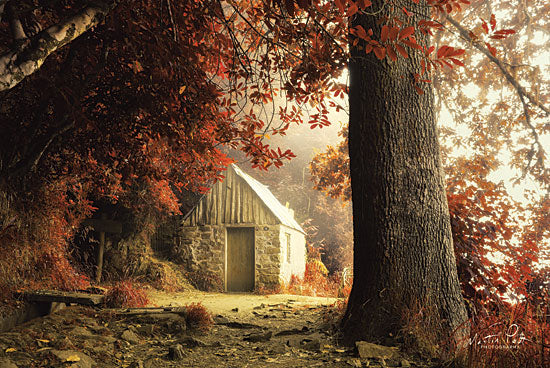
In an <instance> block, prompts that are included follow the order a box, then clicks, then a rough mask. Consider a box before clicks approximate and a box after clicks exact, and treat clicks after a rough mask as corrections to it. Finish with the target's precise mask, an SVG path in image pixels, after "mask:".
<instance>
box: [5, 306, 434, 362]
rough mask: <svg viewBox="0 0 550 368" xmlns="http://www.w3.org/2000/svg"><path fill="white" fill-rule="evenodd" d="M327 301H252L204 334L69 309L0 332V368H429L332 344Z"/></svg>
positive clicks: (167, 318)
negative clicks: (252, 306)
mask: <svg viewBox="0 0 550 368" xmlns="http://www.w3.org/2000/svg"><path fill="white" fill-rule="evenodd" d="M328 310H329V309H328V307H324V306H319V307H295V306H293V305H292V303H290V302H289V303H286V304H280V305H272V306H267V305H258V308H256V309H254V313H250V315H249V316H247V317H244V318H243V316H242V315H241V316H238V318H239V319H240V320H237V318H236V317H235V316H232V315H226V316H222V315H218V316H216V317H215V324H214V326H213V327H212V329H211V330H210V331H209V332H203V331H197V330H193V329H192V328H190V326H188V325H187V323H186V320H185V317H184V316H182V315H181V313H177V312H170V311H160V312H151V311H147V310H144V311H143V312H141V311H137V312H134V311H132V312H131V313H123V312H122V311H115V310H96V309H92V308H88V307H69V308H65V309H63V310H61V311H59V312H58V313H55V314H52V315H50V316H47V317H43V318H38V319H35V320H33V321H30V322H27V323H26V324H23V325H21V326H18V327H16V328H14V329H13V330H11V331H9V332H5V333H1V334H0V368H21V367H25V368H26V367H72V368H93V367H131V368H155V367H216V368H219V367H234V368H237V367H239V368H240V367H288V368H290V367H346V368H349V367H429V366H435V365H434V364H431V363H430V364H428V363H426V362H424V361H421V360H419V359H417V360H415V359H412V358H410V357H407V356H404V355H402V353H401V352H400V351H399V349H398V348H392V347H384V346H380V345H375V344H370V343H368V342H358V343H357V346H356V348H353V347H343V346H339V344H338V341H337V339H336V338H335V337H334V336H333V332H332V330H331V328H330V318H328V317H327V316H328V314H327V312H328Z"/></svg>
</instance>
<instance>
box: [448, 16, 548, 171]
mask: <svg viewBox="0 0 550 368" xmlns="http://www.w3.org/2000/svg"><path fill="white" fill-rule="evenodd" d="M447 20H448V21H449V22H450V23H451V24H452V25H453V26H454V27H455V28H456V29H457V30H458V32H459V33H460V36H461V37H462V38H463V39H464V40H466V41H467V42H469V43H470V44H471V45H473V46H474V47H475V48H476V49H478V50H479V51H481V53H482V54H484V55H485V56H487V58H488V59H489V60H491V61H492V62H493V63H494V64H495V65H496V66H497V67H498V68H499V69H500V71H501V72H502V74H503V75H504V77H505V78H506V80H507V81H508V83H510V84H511V85H512V86H513V87H514V89H515V90H516V93H517V94H518V97H519V99H520V101H521V104H522V106H523V114H524V115H525V120H523V121H524V124H525V126H526V127H527V129H529V130H530V131H531V135H532V136H533V139H534V142H533V144H532V145H531V150H530V152H529V155H528V157H527V158H528V163H527V166H526V167H525V169H524V171H523V176H525V175H526V173H527V170H528V169H529V167H530V166H531V162H532V159H533V156H535V155H534V153H535V146H536V147H537V150H538V152H539V155H538V157H539V158H540V159H539V160H540V161H541V162H540V163H541V164H542V165H541V166H544V164H543V162H542V160H543V157H544V156H545V150H544V148H543V145H542V143H541V142H540V138H539V134H538V132H537V130H536V128H535V126H534V125H533V123H532V122H531V114H530V113H529V105H528V103H527V100H528V101H529V102H531V103H532V104H533V105H534V106H537V107H538V108H540V109H541V110H542V111H544V112H545V113H546V115H547V116H548V115H550V110H549V109H548V108H547V107H546V106H544V105H543V104H542V103H540V102H539V101H538V100H537V99H536V98H535V97H534V96H533V95H531V94H530V93H529V92H527V91H526V90H525V88H523V86H521V85H520V84H519V82H518V81H517V80H516V79H515V78H514V77H513V76H512V74H510V72H509V71H508V69H507V68H506V67H505V66H504V64H503V63H502V61H500V60H499V59H497V58H496V57H494V56H493V54H491V52H490V51H489V49H487V47H485V46H484V45H483V44H482V43H481V42H475V41H474V40H473V39H472V38H471V37H470V34H469V33H468V31H467V30H466V29H465V28H464V27H463V26H462V25H460V23H458V22H457V21H456V20H454V19H453V18H452V17H451V16H450V15H447Z"/></svg>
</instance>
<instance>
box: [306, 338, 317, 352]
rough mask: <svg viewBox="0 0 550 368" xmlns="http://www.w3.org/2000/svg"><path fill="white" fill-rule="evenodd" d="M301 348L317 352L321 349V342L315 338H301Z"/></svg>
mask: <svg viewBox="0 0 550 368" xmlns="http://www.w3.org/2000/svg"><path fill="white" fill-rule="evenodd" d="M302 348H303V349H305V350H309V351H315V352H318V351H320V350H321V342H320V341H319V340H317V339H304V340H302Z"/></svg>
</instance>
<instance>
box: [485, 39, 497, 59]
mask: <svg viewBox="0 0 550 368" xmlns="http://www.w3.org/2000/svg"><path fill="white" fill-rule="evenodd" d="M485 46H487V49H488V50H489V52H490V53H491V55H493V56H494V57H496V56H497V49H496V48H495V47H493V46H491V45H490V44H489V43H488V42H485Z"/></svg>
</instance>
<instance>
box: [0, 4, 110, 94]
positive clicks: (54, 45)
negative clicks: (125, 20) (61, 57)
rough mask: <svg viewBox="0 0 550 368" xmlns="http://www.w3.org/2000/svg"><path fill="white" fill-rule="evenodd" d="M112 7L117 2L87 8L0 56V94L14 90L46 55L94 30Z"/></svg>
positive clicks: (35, 69) (38, 66)
mask: <svg viewBox="0 0 550 368" xmlns="http://www.w3.org/2000/svg"><path fill="white" fill-rule="evenodd" d="M116 4H117V1H113V2H111V3H107V4H99V3H94V4H92V5H89V6H87V7H85V8H84V9H82V10H81V11H79V12H78V13H77V14H75V15H73V16H71V17H68V18H66V19H65V20H63V21H61V22H60V23H58V24H55V25H53V26H50V27H49V28H47V29H45V30H44V31H42V32H40V33H38V34H37V35H36V36H34V37H32V38H30V39H29V40H28V41H27V43H26V44H25V45H24V46H23V47H21V48H20V49H16V50H11V51H9V52H7V53H5V54H3V55H1V56H0V91H4V90H8V89H11V88H13V87H15V86H16V85H17V84H18V83H19V82H21V81H22V80H23V79H25V78H26V77H28V76H29V75H31V74H33V73H34V72H36V71H37V70H38V69H40V67H41V66H42V64H43V63H44V61H45V60H46V58H47V57H48V56H49V55H50V54H52V53H53V52H55V51H56V50H57V49H58V48H60V47H63V46H65V45H66V44H68V43H70V42H71V41H73V40H74V39H76V38H77V37H79V36H80V35H82V34H83V33H85V32H86V31H88V30H90V29H91V28H93V27H95V26H97V25H98V24H99V23H100V22H101V21H102V20H103V19H104V18H105V16H106V15H107V14H109V12H110V11H111V10H112V9H113V8H114V7H115V6H116Z"/></svg>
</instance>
